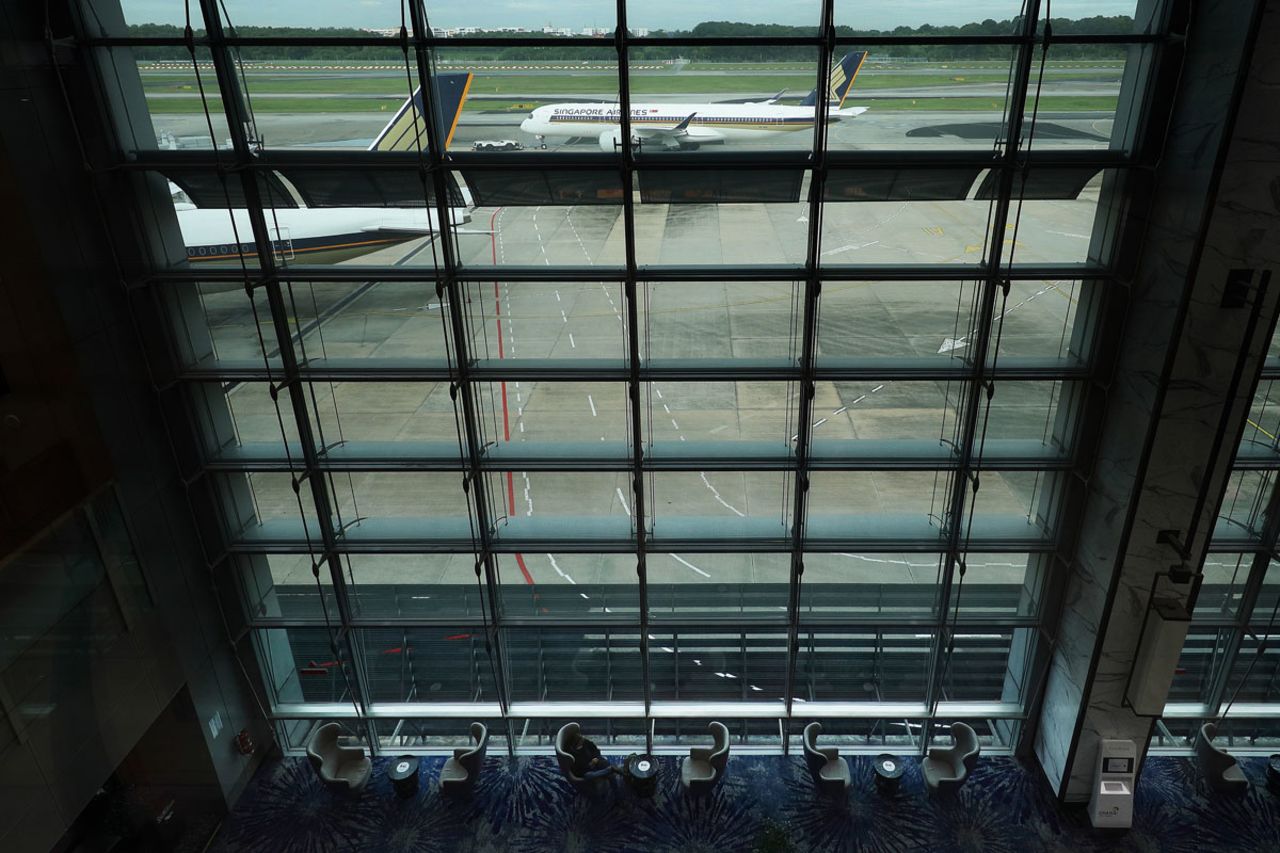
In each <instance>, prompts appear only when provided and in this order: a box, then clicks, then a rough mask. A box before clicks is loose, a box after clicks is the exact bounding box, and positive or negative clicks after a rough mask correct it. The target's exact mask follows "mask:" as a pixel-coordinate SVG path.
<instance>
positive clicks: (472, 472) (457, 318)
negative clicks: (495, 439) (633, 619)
mask: <svg viewBox="0 0 1280 853" xmlns="http://www.w3.org/2000/svg"><path fill="white" fill-rule="evenodd" d="M406 2H407V3H408V5H409V15H410V18H411V21H412V24H413V33H412V40H413V52H414V59H415V61H416V63H417V69H418V86H419V91H420V92H421V93H422V122H423V125H424V127H425V132H426V137H427V150H426V151H425V152H424V151H423V150H422V147H421V146H420V145H419V146H417V147H418V158H419V160H418V162H419V167H418V168H419V175H420V177H421V179H422V181H423V191H424V192H428V188H427V181H428V180H430V181H431V182H432V183H431V187H430V191H429V192H428V195H430V194H431V193H434V195H435V209H436V218H437V221H438V228H439V232H438V239H437V240H436V243H437V244H438V245H439V246H440V253H441V257H442V259H443V271H440V270H437V272H436V287H437V288H438V289H439V290H440V293H441V294H442V295H445V294H447V296H448V303H449V322H450V325H451V326H452V328H453V334H452V335H451V336H450V337H451V338H452V340H453V349H454V351H453V370H452V371H451V374H452V381H453V387H454V388H456V389H457V391H456V393H457V398H458V399H457V400H455V403H454V405H455V406H456V405H461V406H462V415H463V426H464V432H465V443H466V448H465V451H466V454H467V458H466V464H467V473H466V480H465V481H464V483H465V484H466V485H467V486H468V489H467V490H468V491H469V493H470V495H471V499H472V505H473V506H474V508H475V516H474V518H475V530H476V538H477V543H478V545H479V551H480V553H479V554H478V558H479V561H480V562H482V563H483V567H484V575H485V585H486V586H487V587H488V589H489V602H488V604H489V626H488V636H486V637H485V642H486V645H487V647H488V648H487V651H488V653H489V660H490V663H491V664H492V665H493V667H494V670H493V672H494V681H495V684H494V690H495V691H497V695H498V704H499V706H500V707H501V708H502V714H503V716H504V717H505V716H508V715H509V710H510V705H509V703H508V701H507V686H508V685H507V683H506V676H505V672H506V668H505V666H504V665H503V664H504V661H503V655H502V652H501V649H502V646H501V644H500V642H499V637H500V632H499V627H500V625H501V621H500V609H499V607H498V602H497V593H498V583H497V568H496V566H495V565H494V559H495V557H494V554H493V533H494V531H493V528H492V526H491V521H490V519H489V511H488V508H489V503H488V500H487V499H486V497H485V482H484V471H483V468H482V466H481V462H480V450H481V447H482V446H483V443H482V441H481V440H480V428H479V426H478V423H477V422H478V419H479V416H478V415H477V409H476V401H475V389H474V388H473V386H472V383H473V380H472V379H471V376H470V369H471V356H470V354H469V353H468V351H467V341H466V332H465V330H466V320H465V318H464V317H463V311H462V304H463V298H462V297H461V296H460V294H459V293H458V287H459V284H458V277H457V276H458V259H457V257H456V256H455V254H454V234H453V221H452V219H451V218H450V216H451V209H450V207H449V192H448V187H449V181H451V180H452V176H451V175H449V173H448V172H446V171H445V167H444V162H445V156H446V152H445V151H444V141H443V140H442V139H440V137H439V134H438V133H437V128H436V124H435V120H434V116H435V109H436V107H435V104H434V102H433V101H434V97H433V95H434V90H433V89H432V88H431V80H432V79H433V77H432V75H433V72H432V70H431V67H430V57H429V55H428V48H427V40H428V39H429V38H430V37H431V29H430V27H429V26H428V24H427V13H426V10H425V9H424V8H423V6H422V0H406ZM424 154H425V155H426V157H427V160H428V162H427V163H425V164H424V163H423V161H422V158H423V155H424Z"/></svg>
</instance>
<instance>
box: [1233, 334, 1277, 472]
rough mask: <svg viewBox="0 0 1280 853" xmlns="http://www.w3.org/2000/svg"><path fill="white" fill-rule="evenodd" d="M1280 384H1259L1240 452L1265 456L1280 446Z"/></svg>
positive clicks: (1241, 441) (1266, 380)
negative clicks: (1279, 436)
mask: <svg viewBox="0 0 1280 853" xmlns="http://www.w3.org/2000/svg"><path fill="white" fill-rule="evenodd" d="M1273 346H1274V344H1273ZM1278 435H1280V384H1277V382H1276V381H1275V380H1274V379H1263V380H1262V381H1261V382H1259V383H1258V390H1257V391H1256V392H1254V395H1253V400H1252V401H1251V402H1250V405H1249V416H1248V418H1247V419H1246V420H1245V428H1244V435H1243V436H1242V437H1241V439H1240V452H1241V453H1245V452H1248V453H1251V454H1265V453H1267V452H1269V451H1274V450H1275V449H1276V448H1277V446H1278V445H1280V438H1277V437H1276V436H1278Z"/></svg>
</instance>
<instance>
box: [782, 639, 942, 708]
mask: <svg viewBox="0 0 1280 853" xmlns="http://www.w3.org/2000/svg"><path fill="white" fill-rule="evenodd" d="M933 641H934V635H933V634H930V633H927V632H926V633H910V634H907V633H879V632H876V633H865V634H862V633H859V634H837V633H819V632H813V631H802V632H801V635H800V654H799V656H798V658H797V663H796V666H797V667H798V668H799V672H798V673H797V678H798V684H797V686H796V696H797V697H801V698H803V699H805V700H806V701H817V700H826V701H837V702H923V701H924V700H925V689H926V683H927V680H928V679H927V676H928V669H929V661H930V659H931V658H932V655H933Z"/></svg>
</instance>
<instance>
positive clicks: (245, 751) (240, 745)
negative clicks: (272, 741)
mask: <svg viewBox="0 0 1280 853" xmlns="http://www.w3.org/2000/svg"><path fill="white" fill-rule="evenodd" d="M255 748H256V744H255V743H254V742H253V735H251V734H249V730H248V729H241V730H240V731H239V732H238V733H237V734H236V752H239V753H240V754H241V755H253V751H254V749H255Z"/></svg>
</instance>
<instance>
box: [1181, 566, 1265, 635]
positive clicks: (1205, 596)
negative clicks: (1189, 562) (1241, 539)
mask: <svg viewBox="0 0 1280 853" xmlns="http://www.w3.org/2000/svg"><path fill="white" fill-rule="evenodd" d="M1255 559H1256V558H1255V557H1254V555H1252V554H1214V553H1210V554H1208V555H1206V556H1205V558H1204V568H1203V569H1202V570H1201V571H1202V572H1203V573H1204V580H1203V581H1201V583H1200V593H1199V595H1197V597H1196V608H1195V613H1194V614H1193V615H1194V617H1195V618H1196V619H1197V620H1199V619H1216V618H1227V617H1230V616H1231V615H1232V614H1234V613H1235V612H1236V610H1237V608H1239V606H1240V600H1241V597H1242V596H1243V595H1244V587H1245V584H1246V583H1247V582H1248V580H1249V572H1250V570H1251V569H1252V568H1253V564H1254V562H1255Z"/></svg>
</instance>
